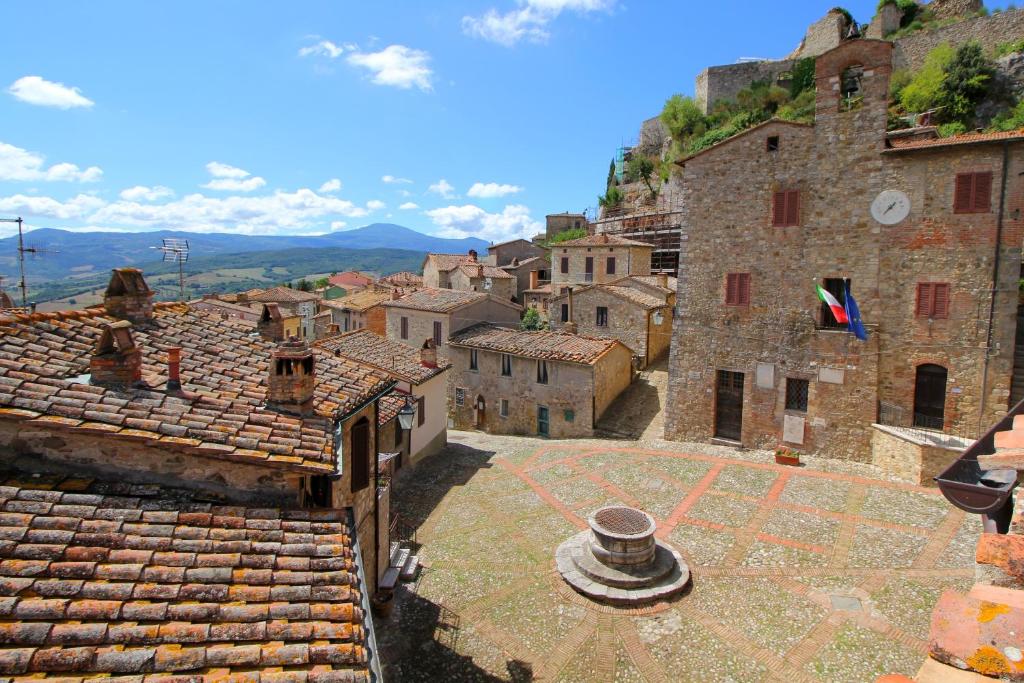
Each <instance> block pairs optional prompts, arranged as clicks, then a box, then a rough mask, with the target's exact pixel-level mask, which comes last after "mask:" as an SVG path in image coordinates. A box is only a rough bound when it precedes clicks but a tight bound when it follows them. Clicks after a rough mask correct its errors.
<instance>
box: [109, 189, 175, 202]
mask: <svg viewBox="0 0 1024 683" xmlns="http://www.w3.org/2000/svg"><path fill="white" fill-rule="evenodd" d="M173 196H174V190H172V189H171V188H169V187H164V186H163V185H155V186H153V187H146V186H145V185H136V186H135V187H129V188H128V189H126V190H121V194H120V197H121V199H126V200H128V201H130V202H137V201H139V200H140V199H145V200H146V201H148V202H154V201H156V200H158V199H165V198H167V197H173Z"/></svg>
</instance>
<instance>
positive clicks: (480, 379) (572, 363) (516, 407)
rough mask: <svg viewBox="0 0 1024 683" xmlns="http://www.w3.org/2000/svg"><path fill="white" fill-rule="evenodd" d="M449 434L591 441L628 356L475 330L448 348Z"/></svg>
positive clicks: (605, 347) (619, 348)
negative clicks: (459, 431) (462, 432)
mask: <svg viewBox="0 0 1024 683" xmlns="http://www.w3.org/2000/svg"><path fill="white" fill-rule="evenodd" d="M449 352H450V359H451V361H452V366H453V368H454V370H453V372H454V375H453V377H452V381H451V382H449V386H450V391H451V394H450V395H449V406H450V407H451V415H452V419H453V422H454V425H455V427H456V429H481V430H483V431H486V432H490V433H493V434H524V435H537V436H550V437H554V438H565V439H568V438H578V437H587V436H590V435H592V433H593V429H594V425H595V424H597V421H598V420H599V419H600V418H601V415H603V414H604V412H605V410H606V409H607V408H608V406H609V405H611V403H612V401H614V400H615V397H617V396H618V395H619V394H620V393H621V392H622V391H623V389H625V388H626V387H627V386H629V383H630V382H631V381H632V376H633V375H632V369H631V354H630V351H629V349H627V348H626V347H625V346H623V345H622V344H621V343H619V342H618V341H615V340H612V339H592V338H589V337H581V336H579V335H575V334H565V333H561V332H524V331H521V330H513V329H507V328H502V327H497V326H495V325H491V324H489V323H481V324H479V325H475V326H473V327H470V328H468V329H466V330H463V331H462V332H459V333H457V334H455V335H454V336H453V337H452V338H451V340H450V341H449Z"/></svg>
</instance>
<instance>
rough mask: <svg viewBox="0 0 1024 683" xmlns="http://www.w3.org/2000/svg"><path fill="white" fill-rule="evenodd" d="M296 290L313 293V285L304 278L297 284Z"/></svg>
mask: <svg viewBox="0 0 1024 683" xmlns="http://www.w3.org/2000/svg"><path fill="white" fill-rule="evenodd" d="M295 289H297V290H299V291H300V292H312V291H313V283H312V282H310V281H309V280H307V279H306V278H302V279H301V280H299V281H298V282H296V283H295Z"/></svg>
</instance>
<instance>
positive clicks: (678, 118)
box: [661, 95, 708, 141]
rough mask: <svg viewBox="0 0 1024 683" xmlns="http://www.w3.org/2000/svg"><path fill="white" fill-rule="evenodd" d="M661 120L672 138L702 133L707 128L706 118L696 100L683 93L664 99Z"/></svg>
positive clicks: (680, 138) (677, 138)
mask: <svg viewBox="0 0 1024 683" xmlns="http://www.w3.org/2000/svg"><path fill="white" fill-rule="evenodd" d="M661 122H662V123H664V124H665V127H666V128H668V132H669V133H670V134H671V135H672V138H673V139H674V140H680V141H681V140H685V139H687V138H689V137H691V136H693V135H703V134H704V132H705V131H706V130H707V128H708V126H707V119H706V118H705V117H704V112H703V111H701V108H700V105H699V104H697V101H696V100H694V99H693V98H692V97H684V96H683V95H673V96H672V97H670V98H668V99H667V100H665V106H664V107H663V108H662V110H661Z"/></svg>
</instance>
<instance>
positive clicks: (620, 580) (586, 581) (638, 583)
mask: <svg viewBox="0 0 1024 683" xmlns="http://www.w3.org/2000/svg"><path fill="white" fill-rule="evenodd" d="M592 533H593V532H592V531H590V530H587V531H581V532H580V533H578V534H576V535H575V536H573V537H572V538H570V539H568V540H567V541H565V542H563V543H562V544H561V545H560V546H558V550H557V551H555V564H556V565H557V567H558V571H559V573H560V574H561V575H562V578H563V579H565V581H566V582H567V583H568V584H569V585H570V586H572V587H573V588H574V589H576V590H577V591H578V592H580V593H582V594H583V595H586V596H587V597H589V598H592V599H594V600H598V601H600V602H607V603H611V604H614V605H638V604H643V603H649V602H655V601H657V600H662V599H664V598H668V597H670V596H672V595H675V594H676V593H678V592H680V591H681V590H683V589H684V588H685V587H686V584H687V583H689V582H690V568H689V567H688V566H687V564H686V562H684V561H683V558H682V556H681V555H680V554H679V553H678V552H677V551H676V550H675V549H674V548H673V547H672V546H670V545H668V544H666V543H663V542H662V541H659V540H657V539H655V550H654V558H653V559H652V561H651V562H649V563H647V564H644V565H639V566H632V567H631V566H623V565H616V566H610V565H607V564H603V563H602V562H600V561H599V560H598V559H597V558H596V557H594V553H593V552H592V551H591V549H590V546H591V538H592Z"/></svg>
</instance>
